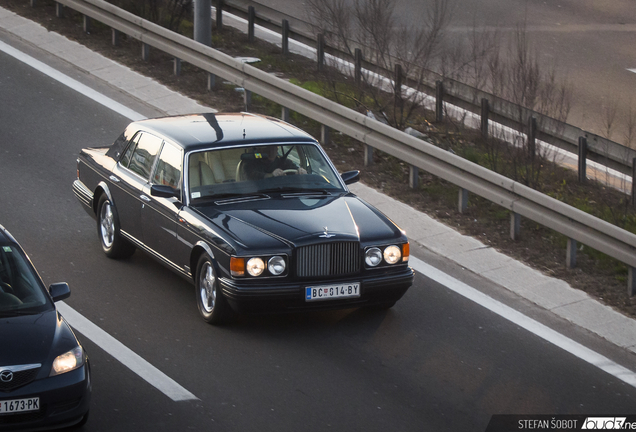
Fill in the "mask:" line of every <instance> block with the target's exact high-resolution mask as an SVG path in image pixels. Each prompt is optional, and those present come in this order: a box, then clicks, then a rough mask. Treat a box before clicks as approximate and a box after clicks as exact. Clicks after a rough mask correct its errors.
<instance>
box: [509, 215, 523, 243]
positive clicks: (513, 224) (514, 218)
mask: <svg viewBox="0 0 636 432" xmlns="http://www.w3.org/2000/svg"><path fill="white" fill-rule="evenodd" d="M519 234H521V215H520V214H519V213H515V212H512V213H510V238H511V239H513V240H517V239H518V238H519Z"/></svg>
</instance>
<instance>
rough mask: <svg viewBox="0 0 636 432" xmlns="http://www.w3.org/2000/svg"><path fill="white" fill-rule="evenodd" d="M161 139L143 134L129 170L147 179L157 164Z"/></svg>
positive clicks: (131, 159)
mask: <svg viewBox="0 0 636 432" xmlns="http://www.w3.org/2000/svg"><path fill="white" fill-rule="evenodd" d="M161 142H162V141H161V138H157V137H156V136H154V135H150V134H147V133H142V134H141V136H140V137H139V141H138V142H137V145H136V146H135V149H134V151H133V152H132V157H131V158H130V164H129V165H128V169H130V170H131V171H132V172H134V173H137V174H139V175H140V176H141V177H143V178H145V179H147V178H149V177H150V171H151V170H152V166H153V164H154V163H155V157H156V156H157V153H159V149H160V148H161Z"/></svg>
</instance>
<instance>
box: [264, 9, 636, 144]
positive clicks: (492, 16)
mask: <svg viewBox="0 0 636 432" xmlns="http://www.w3.org/2000/svg"><path fill="white" fill-rule="evenodd" d="M254 1H255V2H256V3H261V4H264V5H267V6H269V7H272V8H274V9H277V10H280V11H283V12H284V13H286V14H289V15H292V16H295V17H297V18H299V19H303V20H305V21H307V14H306V7H305V6H304V3H303V2H289V1H286V0H254ZM347 2H348V3H351V4H352V3H353V0H347ZM433 2H434V0H395V16H396V18H397V22H398V23H400V24H402V25H404V26H418V25H419V23H421V22H423V21H424V17H425V16H426V13H427V10H429V8H430V6H431V5H432V4H433ZM451 3H452V4H454V13H453V19H452V21H451V23H450V25H449V27H448V32H447V35H448V36H449V38H451V39H452V38H453V36H457V35H460V36H461V35H463V36H464V37H463V39H464V40H465V41H469V40H470V37H469V34H470V33H471V32H472V31H473V28H475V29H476V30H477V31H478V32H479V31H490V30H495V29H496V30H497V31H498V32H499V35H500V37H501V39H502V40H503V41H504V42H503V43H502V45H503V46H504V47H506V46H507V45H506V44H507V41H509V40H510V39H511V36H512V35H514V33H515V32H516V29H517V27H518V26H520V25H521V26H523V25H525V28H526V34H527V37H528V40H529V42H530V44H531V46H532V47H533V49H534V50H536V53H537V55H538V59H539V63H540V65H541V69H542V70H543V71H546V70H548V69H549V68H550V67H551V66H553V65H554V66H555V67H556V69H557V70H558V71H559V74H560V76H561V77H563V78H565V79H567V81H568V82H569V83H570V84H571V89H572V109H571V112H570V116H569V118H568V123H571V124H573V125H575V126H578V127H581V128H583V129H584V130H587V131H590V132H593V133H596V134H599V135H603V136H605V133H604V124H605V119H606V118H607V115H606V114H605V113H607V112H610V111H612V109H613V108H615V110H616V115H615V119H614V121H613V123H614V124H613V126H612V128H611V133H610V138H611V139H613V140H615V141H618V142H620V143H622V144H625V143H626V142H627V140H626V139H625V136H624V135H625V134H626V133H627V131H628V120H627V116H628V113H629V112H630V109H633V110H635V111H636V73H634V72H632V71H630V70H629V69H636V49H634V47H635V46H636V8H635V7H634V2H633V1H630V0H477V1H475V0H451ZM505 53H506V49H504V55H505ZM632 127H633V126H632ZM632 134H633V135H634V132H632ZM633 140H634V143H633V144H634V145H636V136H634V137H633Z"/></svg>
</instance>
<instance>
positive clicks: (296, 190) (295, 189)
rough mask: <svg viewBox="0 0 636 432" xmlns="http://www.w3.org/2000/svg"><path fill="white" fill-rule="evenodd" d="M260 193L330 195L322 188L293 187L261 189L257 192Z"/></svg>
mask: <svg viewBox="0 0 636 432" xmlns="http://www.w3.org/2000/svg"><path fill="white" fill-rule="evenodd" d="M259 192H261V193H280V194H299V195H303V194H312V195H316V194H321V195H331V192H329V191H327V190H325V189H323V188H303V187H293V186H279V187H276V188H270V189H263V190H259Z"/></svg>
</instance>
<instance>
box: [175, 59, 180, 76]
mask: <svg viewBox="0 0 636 432" xmlns="http://www.w3.org/2000/svg"><path fill="white" fill-rule="evenodd" d="M174 74H175V75H176V76H179V75H181V59H180V58H177V57H175V58H174Z"/></svg>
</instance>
